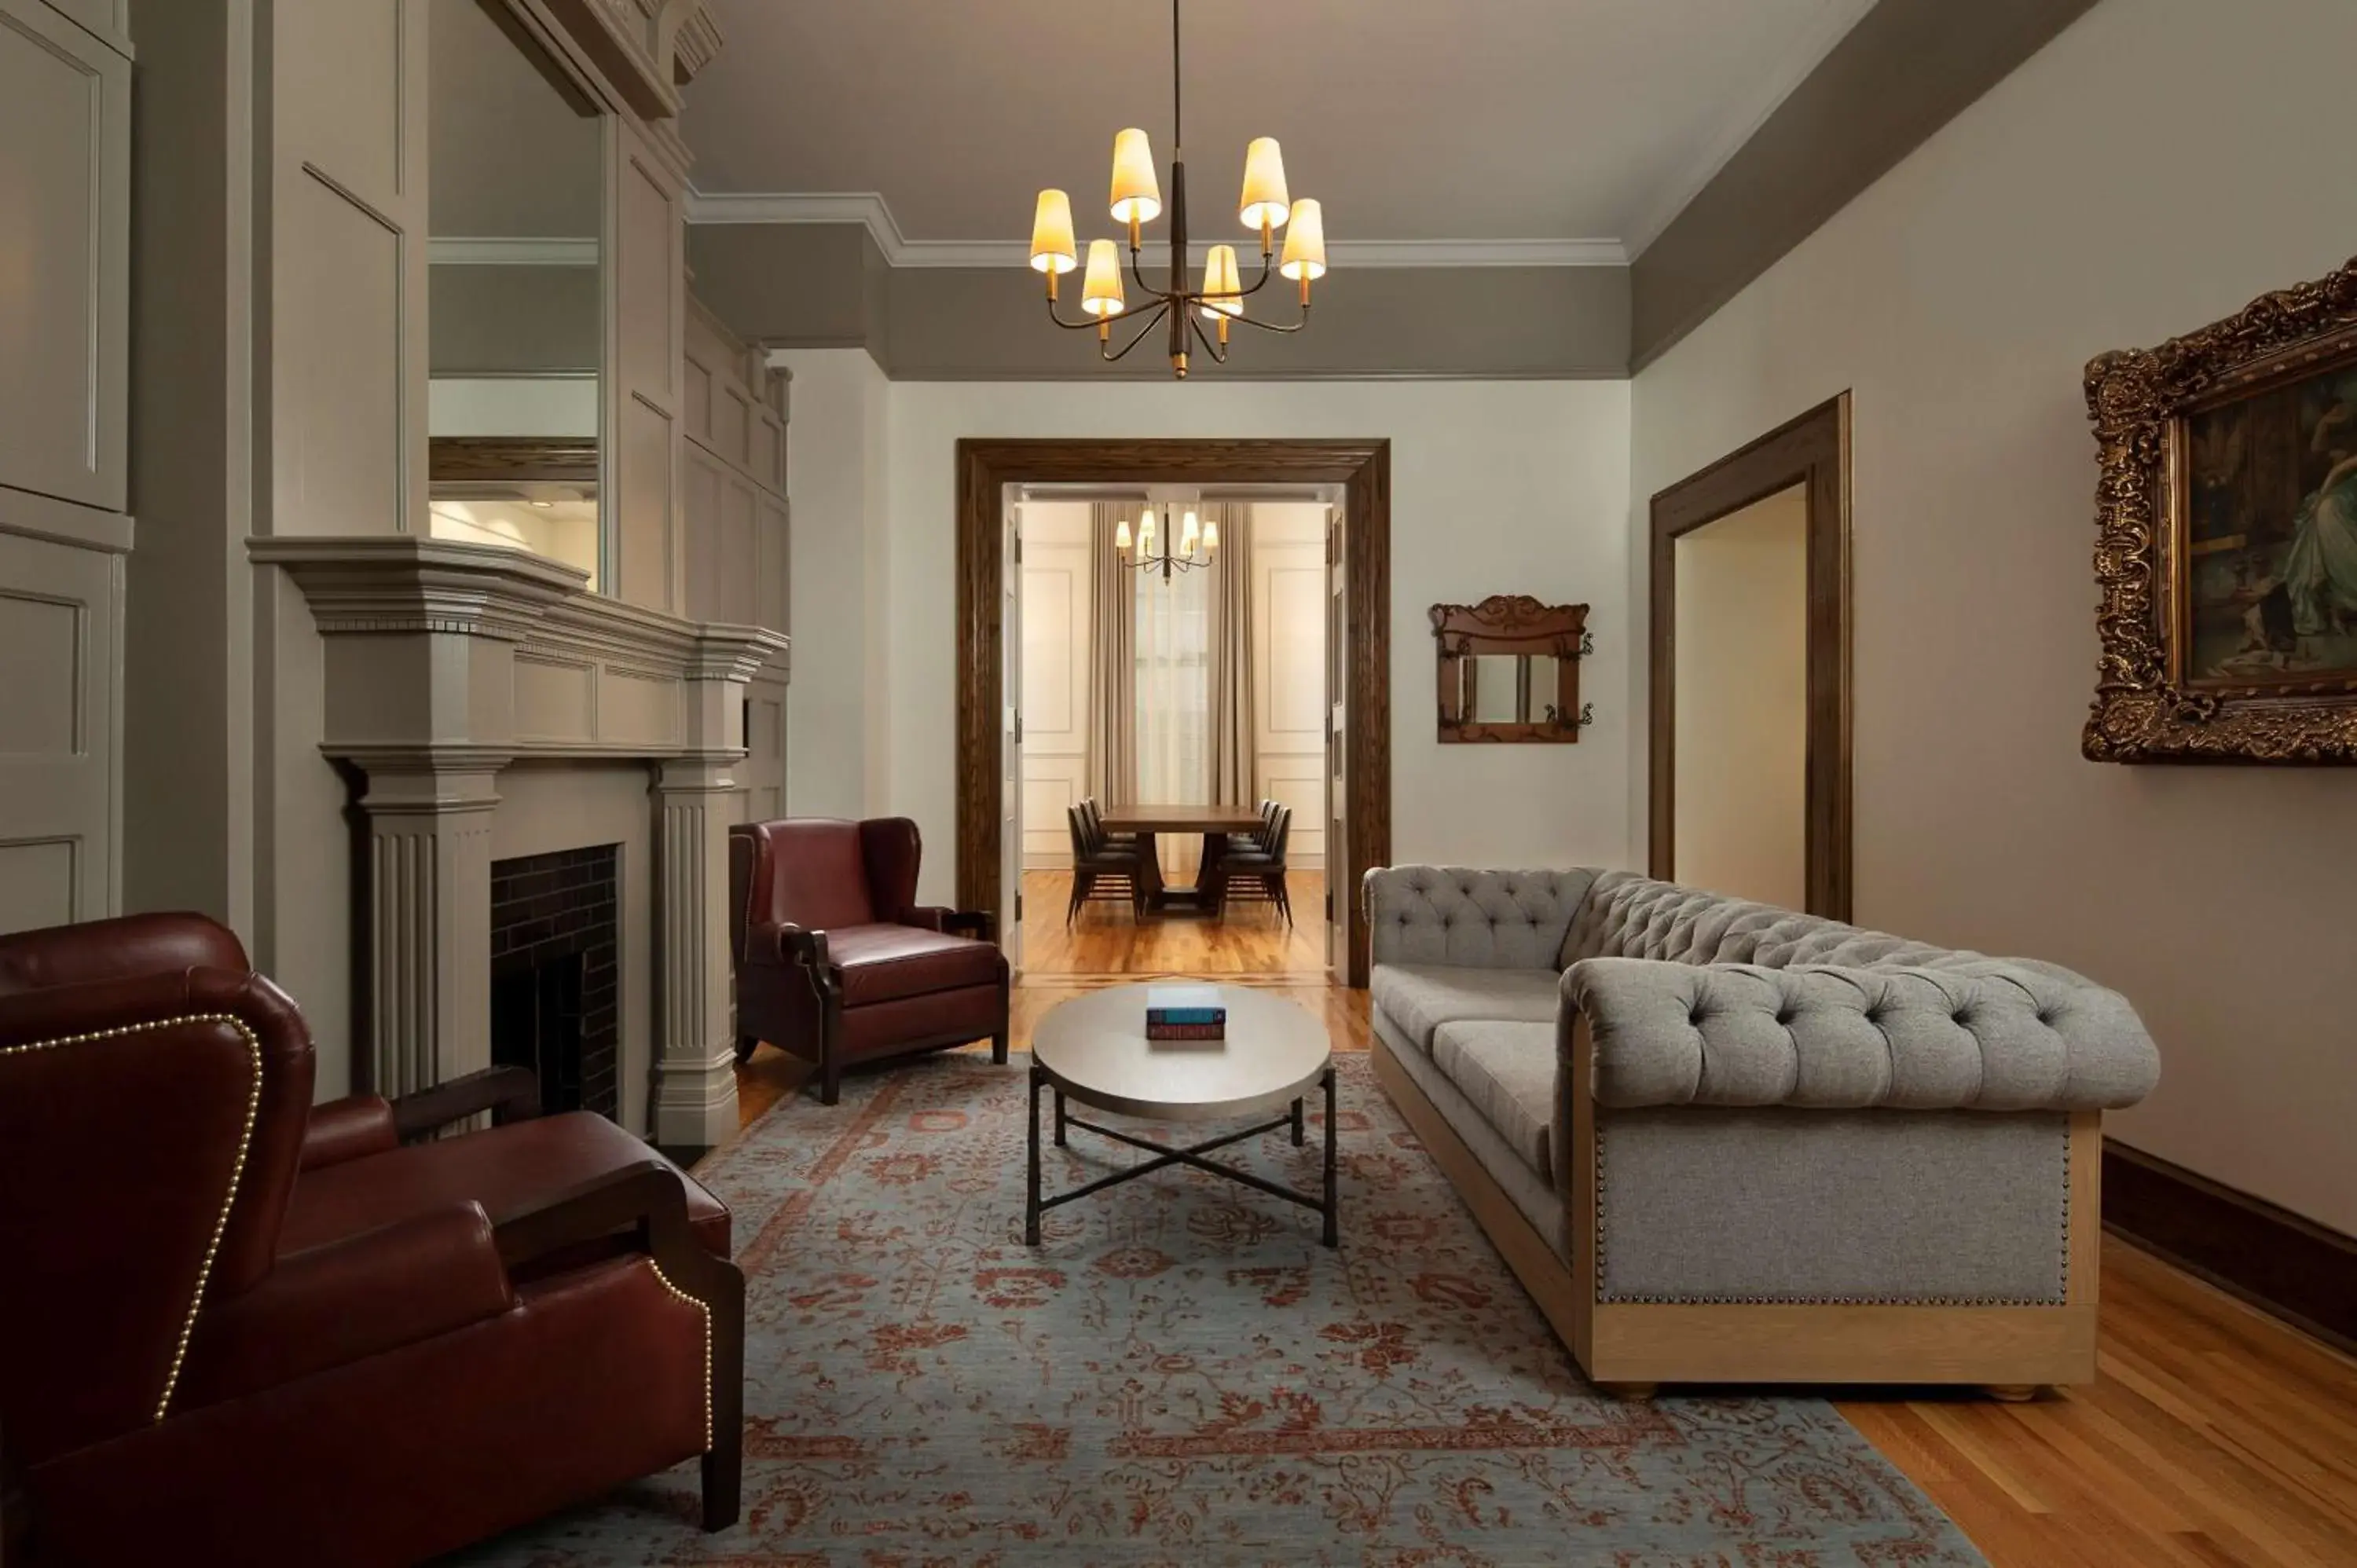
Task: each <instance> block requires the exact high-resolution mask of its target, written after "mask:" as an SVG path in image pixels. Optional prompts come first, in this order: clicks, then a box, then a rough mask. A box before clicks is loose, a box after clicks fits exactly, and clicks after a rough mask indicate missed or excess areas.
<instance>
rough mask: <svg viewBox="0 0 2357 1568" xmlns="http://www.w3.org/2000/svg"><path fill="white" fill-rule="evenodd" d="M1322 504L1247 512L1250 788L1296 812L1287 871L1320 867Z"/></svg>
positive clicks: (1264, 504) (1260, 505) (1266, 504)
mask: <svg viewBox="0 0 2357 1568" xmlns="http://www.w3.org/2000/svg"><path fill="white" fill-rule="evenodd" d="M1326 527H1327V509H1326V504H1325V503H1324V502H1323V501H1254V503H1253V507H1252V553H1253V556H1252V573H1253V585H1252V587H1253V600H1252V604H1253V681H1254V686H1255V687H1256V690H1255V691H1254V693H1253V724H1254V729H1255V730H1256V731H1257V732H1258V733H1257V734H1256V735H1255V736H1254V737H1253V738H1254V764H1253V773H1254V789H1256V790H1257V792H1258V794H1259V796H1260V798H1261V799H1263V800H1275V801H1278V802H1279V803H1281V804H1283V805H1287V806H1290V807H1292V808H1293V837H1292V841H1291V842H1290V843H1288V844H1287V845H1286V862H1287V864H1289V865H1294V866H1297V867H1298V868H1301V869H1304V870H1309V871H1315V870H1317V869H1318V868H1319V867H1321V866H1323V865H1325V864H1326V779H1325V774H1326V589H1327V577H1326Z"/></svg>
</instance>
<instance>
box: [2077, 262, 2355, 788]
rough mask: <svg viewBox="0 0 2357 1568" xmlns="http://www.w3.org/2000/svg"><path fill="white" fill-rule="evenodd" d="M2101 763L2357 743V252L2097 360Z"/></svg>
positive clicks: (2242, 757) (2238, 755)
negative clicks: (2206, 320) (2334, 266)
mask: <svg viewBox="0 0 2357 1568" xmlns="http://www.w3.org/2000/svg"><path fill="white" fill-rule="evenodd" d="M2086 393H2087V412H2088V417H2089V418H2090V419H2091V420H2093V424H2094V427H2095V442H2096V446H2097V448H2098V453H2099V462H2100V464H2101V469H2102V476H2101V478H2100V480H2099V481H2098V484H2097V488H2096V541H2095V582H2096V585H2097V586H2098V588H2099V589H2100V590H2101V592H2102V599H2101V603H2100V606H2099V607H2098V610H2097V613H2096V626H2097V630H2098V632H2099V634H2100V636H2101V639H2102V657H2101V660H2100V662H2099V665H2098V668H2097V672H2096V683H2095V700H2094V704H2093V713H2092V714H2090V716H2089V718H2088V720H2087V727H2086V731H2085V734H2084V736H2083V741H2082V748H2083V750H2084V752H2085V753H2086V755H2087V756H2088V757H2091V758H2093V759H2094V760H2095V761H2098V762H2227V763H2243V762H2265V763H2348V762H2352V761H2357V261H2352V262H2351V263H2349V264H2347V265H2345V266H2343V267H2342V268H2341V270H2339V271H2338V272H2335V273H2333V274H2331V275H2330V276H2328V277H2324V278H2320V279H2319V280H2317V281H2316V282H2313V283H2308V284H2302V285H2298V286H2297V287H2294V288H2287V289H2282V290H2279V291H2277V292H2276V293H2274V294H2269V295H2263V296H2262V297H2260V298H2258V299H2256V300H2254V301H2253V302H2252V303H2251V304H2250V305H2249V306H2247V307H2246V308H2244V310H2243V311H2242V312H2241V313H2239V314H2238V315H2235V316H2233V317H2228V318H2227V319H2225V320H2223V321H2221V322H2218V323H2216V324H2214V325H2212V326H2210V327H2205V328H2202V329H2201V331H2198V332H2193V333H2190V334H2188V335H2187V336H2185V337H2182V338H2172V339H2170V340H2169V342H2167V343H2164V344H2162V345H2161V346H2160V347H2159V348H2157V349H2126V350H2120V351H2115V352H2113V353H2108V354H2104V355H2101V356H2099V357H2097V358H2096V359H2094V360H2092V361H2090V362H2089V364H2088V366H2087V374H2086Z"/></svg>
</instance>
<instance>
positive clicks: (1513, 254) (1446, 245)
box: [687, 0, 1847, 267]
mask: <svg viewBox="0 0 2357 1568" xmlns="http://www.w3.org/2000/svg"><path fill="white" fill-rule="evenodd" d="M1845 3H1847V0H1845ZM687 220H688V221H689V222H691V223H858V224H862V225H864V226H865V227H866V230H867V232H868V234H869V235H870V237H872V238H873V239H874V240H875V242H876V248H877V250H878V251H880V252H883V255H884V259H885V261H886V262H887V263H890V264H891V265H893V266H896V267H1023V266H1028V265H1029V264H1030V260H1031V257H1030V247H1029V246H1028V245H1027V244H1026V243H1025V242H1022V241H1020V240H911V239H909V238H908V237H907V236H906V235H904V234H902V233H901V232H900V225H899V223H898V222H896V221H895V220H893V217H892V209H891V208H890V207H889V206H888V205H887V204H886V202H885V200H884V198H883V197H882V196H881V195H879V194H877V192H875V191H872V190H868V191H846V192H842V193H824V194H818V193H813V194H797V193H794V192H790V191H779V192H722V193H714V192H705V191H700V190H693V189H691V190H690V191H689V192H688V195H687ZM1238 232H1239V233H1240V234H1242V233H1243V231H1242V230H1239V231H1238ZM1243 238H1244V239H1245V240H1247V241H1249V240H1250V239H1251V236H1250V235H1249V234H1244V235H1243ZM1210 248H1211V247H1210V246H1209V245H1208V244H1196V245H1189V247H1188V251H1189V255H1190V257H1191V258H1192V259H1193V260H1194V261H1195V262H1197V263H1200V262H1201V261H1202V259H1203V256H1204V254H1205V253H1206V252H1208V251H1209V250H1210ZM1327 250H1328V252H1329V256H1330V257H1331V259H1332V261H1333V263H1334V264H1335V265H1336V266H1338V267H1622V266H1627V265H1628V264H1629V250H1628V247H1626V246H1625V245H1623V244H1622V243H1621V242H1620V241H1618V240H1337V241H1332V242H1329V244H1328V246H1327ZM1141 254H1142V255H1143V257H1144V259H1145V261H1146V263H1147V264H1148V265H1152V266H1164V265H1167V264H1168V262H1169V256H1170V248H1169V246H1168V244H1149V245H1147V246H1146V247H1145V249H1144V251H1143V252H1141Z"/></svg>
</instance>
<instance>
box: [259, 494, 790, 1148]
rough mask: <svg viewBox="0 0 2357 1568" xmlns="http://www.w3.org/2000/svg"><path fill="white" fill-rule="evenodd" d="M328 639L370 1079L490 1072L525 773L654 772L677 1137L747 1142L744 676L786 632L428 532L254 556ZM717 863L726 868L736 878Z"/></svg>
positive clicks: (661, 1060) (672, 1116)
mask: <svg viewBox="0 0 2357 1568" xmlns="http://www.w3.org/2000/svg"><path fill="white" fill-rule="evenodd" d="M250 552H251V553H252V555H253V559H254V560H256V561H258V562H265V563H269V564H274V565H277V566H280V567H282V568H284V569H285V572H286V573H287V575H289V576H290V577H292V578H293V579H294V581H295V583H296V585H297V586H298V587H299V588H301V589H302V591H303V594H304V596H305V597H306V598H307V600H308V601H309V603H310V607H311V612H312V617H313V619H314V620H315V621H316V622H317V626H318V628H319V632H320V634H321V637H322V639H323V640H324V644H325V654H326V664H327V670H326V686H327V691H326V698H327V701H326V714H325V721H326V722H325V725H324V726H323V730H324V739H323V741H322V743H321V746H320V749H321V750H322V751H323V752H325V753H326V754H327V755H328V757H333V758H335V759H337V760H338V761H339V762H342V763H344V764H346V765H348V766H350V768H355V769H357V770H358V772H359V774H360V775H361V781H360V785H359V789H358V790H357V795H358V803H359V805H360V808H361V815H362V816H363V817H364V818H365V820H366V832H367V840H368V842H367V852H366V854H365V855H364V856H363V861H364V864H365V865H367V867H368V881H369V886H368V887H367V889H366V891H365V901H366V908H367V910H368V927H369V929H368V937H367V940H368V943H369V951H368V955H367V956H368V961H367V963H366V965H365V969H366V972H367V974H368V976H369V991H370V995H369V998H368V1040H367V1044H366V1047H365V1049H364V1051H363V1052H362V1054H361V1059H359V1060H357V1061H356V1062H355V1064H354V1066H355V1069H357V1070H356V1076H357V1077H358V1078H359V1079H361V1081H364V1082H366V1083H368V1084H369V1085H370V1086H371V1087H372V1088H374V1089H375V1090H378V1091H379V1092H382V1093H400V1092H403V1091H404V1090H412V1089H418V1088H423V1087H425V1086H426V1085H427V1084H431V1083H435V1082H437V1081H440V1080H441V1079H447V1078H451V1077H454V1076H456V1075H457V1074H459V1073H463V1072H468V1071H470V1070H472V1069H476V1068H479V1067H483V1066H487V1065H489V1063H490V924H489V922H490V866H491V842H492V833H491V823H492V822H493V821H494V817H495V813H496V812H497V811H498V810H499V805H500V796H499V775H500V772H501V771H502V770H503V769H505V768H509V767H511V765H513V764H515V763H519V762H538V763H542V764H550V763H557V764H562V763H565V762H576V763H580V764H585V765H586V764H608V763H612V762H615V761H636V762H641V763H644V764H645V765H647V767H648V769H649V778H648V800H647V811H648V813H649V818H648V821H649V837H650V842H651V843H652V844H653V846H654V849H653V853H654V858H655V865H653V867H652V868H651V869H652V873H653V874H652V875H651V876H641V877H638V878H635V879H634V880H633V882H632V884H631V885H632V886H635V889H636V890H635V891H634V892H632V893H630V895H628V896H629V897H632V898H636V899H647V900H650V901H651V906H652V907H651V925H652V929H653V932H654V985H655V988H656V992H657V994H658V996H659V997H660V998H662V1007H661V1009H660V1013H659V1017H660V1020H661V1022H660V1025H659V1029H658V1034H657V1037H656V1039H655V1041H654V1047H653V1053H652V1054H653V1059H652V1060H651V1061H647V1060H640V1061H635V1062H634V1061H630V1060H625V1061H624V1062H623V1063H622V1071H624V1072H625V1073H629V1074H640V1075H645V1076H646V1077H647V1078H649V1079H651V1082H652V1093H651V1101H650V1102H651V1123H652V1124H651V1127H649V1128H647V1129H644V1130H646V1131H649V1132H651V1133H652V1134H653V1135H654V1136H655V1137H656V1138H657V1139H658V1140H659V1141H661V1142H664V1143H673V1144H714V1143H717V1142H719V1141H720V1139H721V1138H722V1137H723V1136H725V1135H726V1134H727V1133H733V1132H734V1131H735V1129H736V1115H737V1109H736V1079H735V1076H734V1070H733V1062H734V1043H735V1036H734V1034H733V1031H732V1026H731V1021H730V1019H729V1017H728V1008H727V989H726V980H727V962H726V958H727V952H728V945H727V929H728V911H727V877H726V865H727V832H728V824H729V821H730V820H731V816H732V811H731V810H729V809H726V807H725V806H724V802H723V800H722V799H721V798H722V797H724V796H730V795H733V791H734V788H735V785H734V781H733V779H732V778H731V777H730V772H729V769H730V768H731V766H732V765H733V764H734V763H736V762H737V760H738V759H739V758H741V757H743V756H744V755H745V736H744V698H745V691H746V683H747V682H748V681H749V680H750V679H751V678H752V677H753V676H754V675H755V674H756V673H758V672H759V671H761V670H762V669H763V668H764V666H766V665H769V664H770V663H773V662H781V661H782V659H783V656H784V654H785V652H786V649H787V639H786V638H785V636H784V635H783V634H782V633H780V632H775V631H770V630H768V629H766V628H760V627H747V626H722V625H714V624H708V623H702V622H696V621H688V620H683V619H681V618H678V617H676V616H670V615H665V614H662V612H660V611H655V610H648V609H642V608H640V607H636V606H632V605H626V604H622V603H620V602H619V601H617V600H613V599H608V598H603V597H600V596H597V595H595V594H591V593H589V592H587V577H586V575H584V574H583V573H581V572H579V571H577V570H576V569H575V568H573V567H570V566H566V565H564V564H559V563H556V562H553V561H545V560H543V559H541V558H539V557H537V556H533V555H528V554H524V553H521V552H518V551H512V550H505V549H501V548H500V547H498V546H496V545H486V544H472V543H461V542H456V541H451V540H439V539H421V538H416V537H414V536H412V537H367V538H350V539H310V538H274V539H256V540H253V541H252V542H251V543H250ZM715 868H718V869H717V871H716V869H715Z"/></svg>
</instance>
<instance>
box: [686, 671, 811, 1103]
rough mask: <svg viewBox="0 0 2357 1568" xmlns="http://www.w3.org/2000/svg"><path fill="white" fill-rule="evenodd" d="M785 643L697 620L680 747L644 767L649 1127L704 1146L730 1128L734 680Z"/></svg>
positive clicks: (739, 720)
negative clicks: (652, 1023) (650, 903)
mask: <svg viewBox="0 0 2357 1568" xmlns="http://www.w3.org/2000/svg"><path fill="white" fill-rule="evenodd" d="M783 647H784V639H782V638H780V636H779V635H778V634H776V633H775V632H769V631H762V630H759V629H757V628H750V627H721V626H707V627H705V628H701V631H700V634H699V636H698V639H697V644H696V653H695V656H694V659H692V660H690V661H689V665H688V670H687V680H686V690H687V737H686V738H687V744H686V746H685V747H684V754H683V755H682V756H680V757H674V758H671V759H668V760H666V761H664V762H663V763H662V765H661V766H660V767H659V768H657V769H656V773H655V798H656V802H657V814H658V819H659V820H658V824H657V830H656V837H655V854H656V863H657V864H656V867H655V875H656V878H657V881H658V884H659V886H660V888H661V892H660V894H659V897H660V900H661V902H660V905H659V907H658V908H657V910H656V914H655V927H656V933H657V934H656V939H655V950H656V962H655V977H656V978H655V985H656V992H657V1004H656V1006H657V1029H658V1033H657V1036H656V1041H655V1115H654V1122H655V1137H656V1140H657V1141H658V1142H660V1143H663V1144H691V1145H704V1146H709V1145H711V1144H718V1143H721V1142H724V1141H725V1140H726V1139H727V1138H728V1137H730V1136H732V1135H733V1134H734V1133H736V1131H737V1048H736V1041H737V1029H736V1024H735V1019H734V1007H735V993H736V986H735V968H734V964H733V961H732V959H733V955H732V954H731V953H730V952H729V950H728V829H729V825H730V824H731V823H733V822H735V821H736V820H737V801H738V800H739V799H740V797H739V796H738V794H737V781H736V779H735V778H734V777H733V775H732V771H731V769H732V768H733V766H734V765H735V764H736V763H737V761H738V760H740V759H741V758H742V757H744V755H745V689H746V684H747V682H749V681H750V680H751V679H752V677H753V675H754V674H755V673H756V672H757V671H759V670H760V668H761V666H762V664H763V662H764V661H765V660H768V659H769V658H770V657H771V656H772V655H774V654H775V653H776V652H777V651H778V650H780V649H781V648H783Z"/></svg>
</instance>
